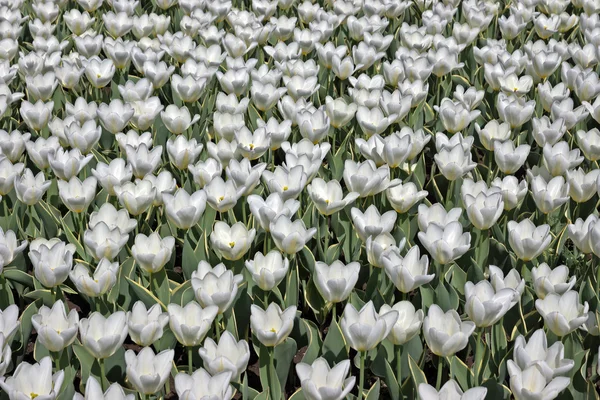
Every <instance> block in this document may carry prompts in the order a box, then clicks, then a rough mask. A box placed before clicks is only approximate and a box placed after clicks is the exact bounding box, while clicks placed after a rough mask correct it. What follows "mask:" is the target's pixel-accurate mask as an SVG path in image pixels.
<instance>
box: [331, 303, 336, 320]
mask: <svg viewBox="0 0 600 400" xmlns="http://www.w3.org/2000/svg"><path fill="white" fill-rule="evenodd" d="M336 305H337V304H336V303H333V305H332V306H331V322H332V323H333V322H336V321H337V307H336Z"/></svg>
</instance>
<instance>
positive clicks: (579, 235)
mask: <svg viewBox="0 0 600 400" xmlns="http://www.w3.org/2000/svg"><path fill="white" fill-rule="evenodd" d="M597 222H598V217H597V216H595V215H594V214H590V215H588V217H587V218H586V219H585V221H584V220H583V219H581V218H577V220H576V221H575V223H574V224H569V225H567V234H568V235H569V239H571V241H572V242H573V244H574V245H575V246H576V247H577V249H578V250H579V251H581V252H582V253H585V254H590V253H591V252H592V247H591V233H592V229H593V228H594V226H595V225H596V223H597Z"/></svg>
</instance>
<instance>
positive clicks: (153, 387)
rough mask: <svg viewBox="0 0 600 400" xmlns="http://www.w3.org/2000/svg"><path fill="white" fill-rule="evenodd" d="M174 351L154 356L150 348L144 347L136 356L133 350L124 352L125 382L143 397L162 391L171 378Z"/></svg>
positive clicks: (165, 351)
mask: <svg viewBox="0 0 600 400" xmlns="http://www.w3.org/2000/svg"><path fill="white" fill-rule="evenodd" d="M174 355H175V351H174V350H172V349H171V350H163V351H161V352H160V353H158V354H154V350H152V348H151V347H144V348H143V349H142V350H141V351H140V352H139V353H138V354H137V355H136V354H135V352H134V351H133V350H127V352H125V364H126V366H127V368H126V373H127V380H128V381H129V382H130V383H131V384H132V385H133V387H134V388H135V389H136V390H137V391H138V392H139V393H142V394H144V395H149V394H154V393H156V392H159V391H161V390H162V388H163V386H164V385H165V382H166V381H167V379H169V377H170V376H171V365H172V364H173V357H174Z"/></svg>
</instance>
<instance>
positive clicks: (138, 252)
mask: <svg viewBox="0 0 600 400" xmlns="http://www.w3.org/2000/svg"><path fill="white" fill-rule="evenodd" d="M174 247H175V238H174V237H173V236H166V237H164V238H161V237H160V235H159V234H158V233H157V232H153V233H151V234H150V235H149V236H146V235H144V234H143V233H138V234H137V235H136V236H135V243H134V245H133V246H132V247H131V255H132V256H133V258H134V259H135V261H136V263H137V264H138V266H139V267H140V268H141V269H142V270H143V271H145V272H147V273H149V274H153V273H156V272H158V271H160V270H161V269H163V267H164V266H165V265H166V264H167V263H168V262H169V260H170V259H171V254H172V252H173V249H174Z"/></svg>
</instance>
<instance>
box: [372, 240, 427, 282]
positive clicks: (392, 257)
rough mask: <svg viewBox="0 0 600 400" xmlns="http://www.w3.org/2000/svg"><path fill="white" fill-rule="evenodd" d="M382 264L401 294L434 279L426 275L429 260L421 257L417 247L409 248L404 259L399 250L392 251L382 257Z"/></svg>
mask: <svg viewBox="0 0 600 400" xmlns="http://www.w3.org/2000/svg"><path fill="white" fill-rule="evenodd" d="M382 263H383V267H384V268H385V273H386V274H387V276H389V278H390V279H391V281H392V282H393V283H394V285H395V286H396V288H397V289H398V290H399V291H401V292H402V293H409V292H411V291H413V290H414V289H416V288H418V287H419V286H422V285H424V284H426V283H429V282H431V281H432V280H433V278H434V274H430V275H427V269H428V267H429V258H428V257H427V256H426V255H424V256H423V257H421V251H420V250H419V246H413V247H411V249H410V250H409V251H408V253H406V256H404V257H402V256H400V250H399V249H398V250H396V249H392V250H391V251H390V252H388V253H387V254H385V255H384V256H383V258H382Z"/></svg>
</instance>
